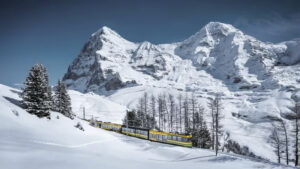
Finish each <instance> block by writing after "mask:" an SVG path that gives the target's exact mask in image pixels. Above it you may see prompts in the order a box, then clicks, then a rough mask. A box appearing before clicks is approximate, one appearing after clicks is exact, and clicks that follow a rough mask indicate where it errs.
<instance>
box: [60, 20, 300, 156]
mask: <svg viewBox="0 0 300 169" xmlns="http://www.w3.org/2000/svg"><path fill="white" fill-rule="evenodd" d="M299 49H300V39H295V40H293V41H288V42H282V43H279V44H272V43H266V42H261V41H259V40H257V39H255V38H254V37H251V36H248V35H245V34H244V33H243V32H242V31H240V30H238V29H237V28H235V27H233V26H232V25H229V24H223V23H219V22H211V23H209V24H207V25H206V26H204V27H203V28H202V29H201V30H200V31H199V32H197V33H196V34H194V35H192V36H191V37H189V38H188V39H186V40H184V41H183V42H177V43H172V44H158V45H156V44H151V43H150V42H142V43H134V42H130V41H128V40H126V39H124V38H122V37H121V36H120V35H119V34H117V33H116V32H115V31H113V30H111V29H110V28H108V27H103V28H101V29H100V30H98V31H97V32H95V33H94V34H92V36H91V37H90V39H89V41H88V42H87V43H86V44H85V45H84V47H83V49H82V51H81V52H80V54H79V55H78V57H77V58H76V59H75V60H74V61H73V63H72V64H71V65H70V66H69V68H68V72H67V73H66V74H65V76H64V78H63V79H64V82H65V83H66V84H67V85H68V87H69V89H73V90H77V91H80V92H83V93H87V92H94V93H97V94H100V95H103V97H107V98H108V99H110V100H111V101H113V102H116V103H118V104H121V105H124V106H127V107H128V108H132V107H134V106H135V103H136V101H137V98H138V97H140V96H141V95H142V94H143V92H145V91H147V92H150V93H154V94H158V93H162V92H169V93H170V92H171V93H174V94H178V93H181V92H193V93H194V94H195V95H196V96H197V97H198V98H199V101H200V103H201V104H202V105H204V106H206V103H207V99H208V98H209V97H212V96H213V95H214V94H215V93H220V94H222V99H223V105H224V110H223V112H224V114H225V120H224V128H225V131H226V132H228V133H230V137H231V139H233V140H236V141H238V142H239V143H240V144H241V145H246V146H248V147H249V148H250V150H251V151H253V152H254V153H255V154H256V155H259V156H262V157H270V156H272V155H271V154H272V148H271V147H270V146H266V145H267V144H266V143H267V141H268V136H269V135H268V134H266V133H268V131H269V128H268V127H269V126H270V124H269V122H270V117H279V118H280V117H284V116H285V115H286V114H287V113H289V112H290V111H291V107H292V106H293V104H294V99H295V98H299V97H296V96H297V95H298V94H297V93H298V90H299V88H300V84H299V82H300V78H298V77H299V74H300V65H299V64H298V63H299V62H300V50H299ZM120 118H122V117H120ZM243 135H244V136H243ZM253 138H255V139H253ZM260 149H266V150H267V152H269V153H265V152H261V151H260Z"/></svg>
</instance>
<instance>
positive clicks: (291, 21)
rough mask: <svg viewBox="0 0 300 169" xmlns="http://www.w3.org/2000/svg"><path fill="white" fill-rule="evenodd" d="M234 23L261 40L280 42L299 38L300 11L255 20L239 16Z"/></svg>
mask: <svg viewBox="0 0 300 169" xmlns="http://www.w3.org/2000/svg"><path fill="white" fill-rule="evenodd" d="M234 25H235V26H236V27H238V28H240V29H241V30H243V31H244V32H246V33H249V34H250V35H252V36H254V37H256V38H258V39H260V40H264V41H273V42H279V41H280V40H281V39H285V40H290V39H294V38H299V36H300V13H296V14H293V15H289V16H286V17H283V16H281V15H279V14H272V15H269V16H267V17H265V18H261V19H255V20H250V19H246V18H239V19H238V20H237V21H236V22H235V24H234Z"/></svg>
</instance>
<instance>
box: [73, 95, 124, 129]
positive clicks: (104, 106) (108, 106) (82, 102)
mask: <svg viewBox="0 0 300 169" xmlns="http://www.w3.org/2000/svg"><path fill="white" fill-rule="evenodd" d="M69 95H70V97H71V98H72V99H71V103H72V110H73V112H74V113H75V114H76V116H78V117H80V118H83V111H85V118H86V119H90V118H92V116H93V117H94V118H95V119H99V120H102V121H107V122H112V123H119V124H121V123H122V118H123V117H124V116H125V113H126V110H127V108H126V106H123V105H120V104H117V103H115V102H112V101H110V100H109V99H107V98H105V97H103V96H99V95H97V94H93V93H85V94H84V93H80V92H77V91H74V90H69Z"/></svg>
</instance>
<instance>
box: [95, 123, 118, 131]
mask: <svg viewBox="0 0 300 169" xmlns="http://www.w3.org/2000/svg"><path fill="white" fill-rule="evenodd" d="M100 127H101V128H102V129H105V130H110V131H115V132H121V131H122V125H120V124H114V123H107V122H101V123H100Z"/></svg>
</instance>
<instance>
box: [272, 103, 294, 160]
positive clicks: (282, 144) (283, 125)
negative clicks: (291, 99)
mask: <svg viewBox="0 0 300 169" xmlns="http://www.w3.org/2000/svg"><path fill="white" fill-rule="evenodd" d="M287 119H288V120H283V119H275V120H274V122H273V123H272V126H273V128H272V131H271V135H270V143H271V146H272V147H273V148H274V152H275V154H276V155H277V161H278V163H281V161H282V159H285V163H286V164H287V165H288V164H289V162H290V161H294V163H295V166H298V165H299V132H300V103H299V102H296V103H295V106H294V107H293V108H292V114H290V115H288V118H287ZM288 122H291V123H288ZM288 124H291V125H292V128H293V129H292V130H288ZM289 143H292V144H291V145H292V147H291V146H289ZM290 148H292V150H293V151H292V152H293V156H292V157H290V151H289V150H290Z"/></svg>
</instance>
